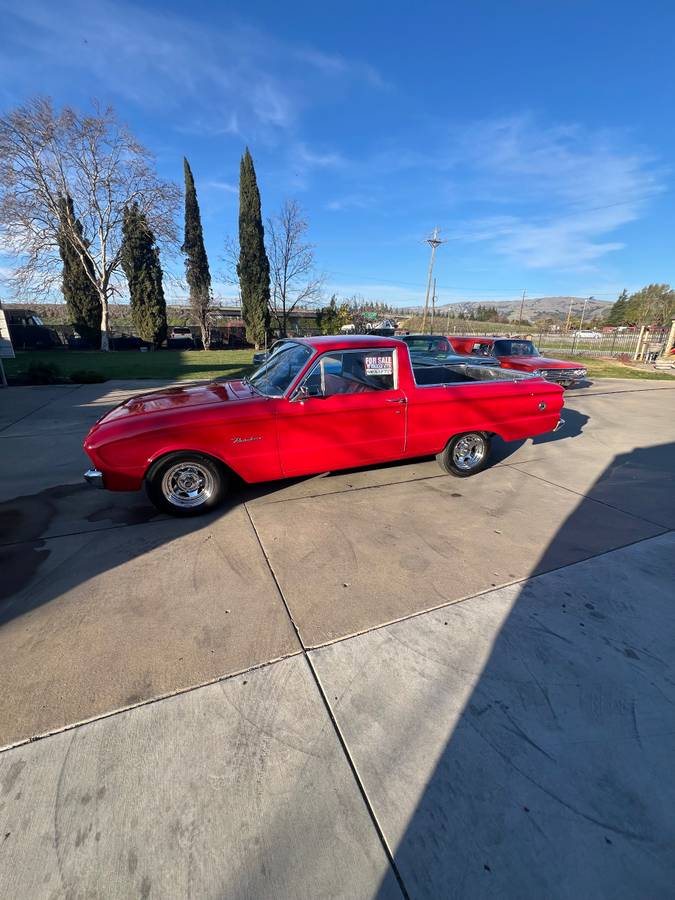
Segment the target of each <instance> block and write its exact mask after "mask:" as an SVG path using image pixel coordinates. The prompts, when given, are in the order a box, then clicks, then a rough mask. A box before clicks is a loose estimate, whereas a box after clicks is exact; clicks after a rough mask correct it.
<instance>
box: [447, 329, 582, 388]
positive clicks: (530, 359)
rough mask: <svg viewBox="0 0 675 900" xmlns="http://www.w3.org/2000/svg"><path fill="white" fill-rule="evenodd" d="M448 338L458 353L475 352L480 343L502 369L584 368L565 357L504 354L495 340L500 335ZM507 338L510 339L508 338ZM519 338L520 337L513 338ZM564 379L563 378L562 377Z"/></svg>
mask: <svg viewBox="0 0 675 900" xmlns="http://www.w3.org/2000/svg"><path fill="white" fill-rule="evenodd" d="M448 340H449V341H450V343H451V344H452V348H453V350H454V351H455V352H456V353H467V354H471V353H472V352H473V349H474V347H475V346H476V344H479V345H480V349H481V352H482V353H483V354H484V355H486V356H495V357H496V358H497V359H498V360H499V365H500V367H501V368H502V369H516V370H518V371H519V372H536V371H537V370H538V369H550V370H556V369H558V370H561V369H566V370H570V369H583V368H584V367H583V366H582V365H579V363H578V362H577V363H574V362H567V361H565V360H563V359H552V358H550V357H548V356H514V355H504V354H502V353H500V352H499V348H498V347H497V348H495V341H499V340H502V338H499V337H485V335H473V336H472V335H450V336H449V337H448ZM505 340H510V338H506V339H505ZM513 340H519V338H513ZM561 380H562V379H561Z"/></svg>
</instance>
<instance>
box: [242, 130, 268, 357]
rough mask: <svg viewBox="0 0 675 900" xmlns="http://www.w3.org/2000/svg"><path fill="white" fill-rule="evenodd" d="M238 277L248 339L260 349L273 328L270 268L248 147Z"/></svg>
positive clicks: (258, 193) (244, 166) (243, 176)
mask: <svg viewBox="0 0 675 900" xmlns="http://www.w3.org/2000/svg"><path fill="white" fill-rule="evenodd" d="M237 275H238V276H239V286H240V289H241V314H242V318H243V320H244V324H245V325H246V337H247V339H248V340H249V341H250V342H251V343H252V344H254V345H255V347H256V349H258V348H259V347H260V346H261V345H262V344H263V343H264V341H265V335H266V334H267V332H268V331H269V325H270V264H269V260H268V259H267V253H266V252H265V229H264V228H263V223H262V213H261V210H260V192H259V191H258V182H257V181H256V177H255V169H254V167H253V159H252V158H251V154H250V153H249V149H248V147H247V148H246V152H245V153H244V155H243V156H242V158H241V165H240V168H239V262H238V264H237Z"/></svg>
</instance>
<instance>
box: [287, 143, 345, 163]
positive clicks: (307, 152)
mask: <svg viewBox="0 0 675 900" xmlns="http://www.w3.org/2000/svg"><path fill="white" fill-rule="evenodd" d="M293 155H294V156H295V157H296V158H297V160H298V161H299V162H300V163H301V164H303V165H304V166H305V167H307V168H318V169H333V168H340V167H341V166H344V165H345V159H344V157H343V156H342V154H340V153H338V152H337V151H328V152H323V153H322V152H320V151H316V150H311V149H310V148H309V147H308V146H307V144H305V143H302V142H300V143H298V144H296V145H295V151H294V154H293Z"/></svg>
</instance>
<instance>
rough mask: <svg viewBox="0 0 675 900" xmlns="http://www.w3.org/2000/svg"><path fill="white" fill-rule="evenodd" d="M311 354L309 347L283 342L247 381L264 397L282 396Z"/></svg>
mask: <svg viewBox="0 0 675 900" xmlns="http://www.w3.org/2000/svg"><path fill="white" fill-rule="evenodd" d="M311 355H312V350H311V348H310V347H307V346H305V345H303V344H295V343H290V344H285V345H284V346H283V347H281V348H280V349H279V350H275V352H274V353H273V354H272V355H271V356H270V357H269V358H268V359H267V360H266V361H265V362H264V363H263V364H262V365H261V366H260V368H259V369H256V371H255V372H254V373H253V375H251V377H250V378H249V379H248V383H249V384H250V385H251V386H252V387H254V388H255V390H256V391H259V392H260V393H261V394H264V395H265V396H266V397H283V395H284V394H285V393H286V391H287V390H288V388H289V387H290V385H291V383H292V382H293V381H294V379H295V378H296V376H297V375H298V374H299V373H300V371H301V370H302V368H303V367H304V365H305V363H306V362H307V360H308V359H309V358H310V356H311Z"/></svg>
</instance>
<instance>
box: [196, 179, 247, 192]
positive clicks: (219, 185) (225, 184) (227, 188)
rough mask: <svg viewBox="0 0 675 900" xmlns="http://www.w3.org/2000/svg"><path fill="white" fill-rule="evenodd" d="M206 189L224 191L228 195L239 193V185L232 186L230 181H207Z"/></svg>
mask: <svg viewBox="0 0 675 900" xmlns="http://www.w3.org/2000/svg"><path fill="white" fill-rule="evenodd" d="M204 187H206V188H211V189H212V190H214V191H223V192H224V193H226V194H238V193H239V185H237V184H231V183H230V182H229V181H220V180H219V179H217V178H213V179H211V180H210V181H207V182H206V183H205V184H204Z"/></svg>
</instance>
